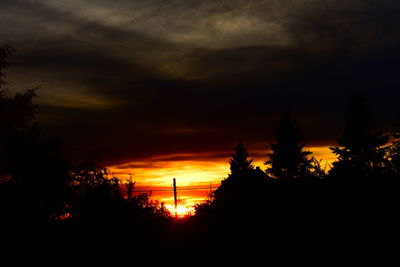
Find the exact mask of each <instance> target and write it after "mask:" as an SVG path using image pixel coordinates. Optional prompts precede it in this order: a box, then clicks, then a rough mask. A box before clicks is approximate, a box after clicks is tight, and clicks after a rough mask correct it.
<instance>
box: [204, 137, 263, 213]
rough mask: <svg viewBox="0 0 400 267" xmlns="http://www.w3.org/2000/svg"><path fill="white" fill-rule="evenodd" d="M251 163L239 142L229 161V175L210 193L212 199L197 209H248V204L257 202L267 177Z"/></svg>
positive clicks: (243, 146) (244, 148)
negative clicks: (208, 207) (210, 207)
mask: <svg viewBox="0 0 400 267" xmlns="http://www.w3.org/2000/svg"><path fill="white" fill-rule="evenodd" d="M252 162H253V160H252V159H249V153H248V152H247V150H246V147H245V145H244V144H243V143H242V142H239V143H238V144H237V146H236V147H235V153H234V154H233V155H232V157H231V159H230V160H229V163H230V166H231V173H230V174H229V176H228V177H227V178H226V179H224V180H223V181H222V182H221V186H220V187H219V188H218V189H217V190H215V191H214V192H213V193H212V199H210V201H208V202H207V204H205V205H203V206H199V207H198V208H199V209H203V210H204V209H207V206H210V205H211V206H213V207H219V208H224V209H228V210H229V209H230V210H232V209H241V208H244V207H247V208H249V202H257V200H256V199H259V198H260V197H262V195H263V190H264V189H265V186H266V184H267V182H268V178H269V177H268V175H267V174H266V173H265V172H263V171H262V170H261V169H260V168H254V165H253V164H252ZM254 208H255V207H254Z"/></svg>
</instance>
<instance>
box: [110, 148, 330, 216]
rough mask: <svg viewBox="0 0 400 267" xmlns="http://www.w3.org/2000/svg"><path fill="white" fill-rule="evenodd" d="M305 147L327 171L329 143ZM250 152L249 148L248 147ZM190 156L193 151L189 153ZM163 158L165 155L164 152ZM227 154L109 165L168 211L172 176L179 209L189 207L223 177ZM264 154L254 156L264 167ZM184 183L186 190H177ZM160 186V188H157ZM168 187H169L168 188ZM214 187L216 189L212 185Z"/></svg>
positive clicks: (266, 152) (183, 209)
mask: <svg viewBox="0 0 400 267" xmlns="http://www.w3.org/2000/svg"><path fill="white" fill-rule="evenodd" d="M306 150H309V151H311V152H313V154H312V156H313V157H314V158H316V159H317V160H321V167H322V168H323V169H325V170H326V171H327V170H329V169H330V166H331V164H332V162H334V161H335V160H336V157H335V155H334V154H332V152H331V150H330V149H329V146H319V147H317V146H315V147H306ZM250 152H251V151H250ZM257 154H258V155H263V154H264V155H267V154H268V151H258V153H257ZM191 157H192V158H193V155H191ZM165 158H168V157H167V156H166V157H165ZM228 160H229V158H218V159H214V158H210V159H209V160H207V159H204V157H202V159H201V160H176V161H172V160H165V159H150V160H148V161H145V160H143V161H139V162H134V163H132V162H128V163H125V164H121V165H115V166H110V167H108V168H109V169H110V170H111V172H112V173H114V175H115V176H117V177H118V178H120V179H122V180H125V179H127V178H129V177H130V175H133V180H134V181H136V185H135V186H136V188H140V187H146V188H148V190H149V191H153V194H152V198H153V199H156V200H159V201H160V202H164V203H165V205H166V206H167V207H168V209H169V210H170V211H171V213H175V211H174V205H173V204H174V198H173V189H172V179H173V178H175V179H176V181H177V187H178V198H179V199H180V200H183V203H184V204H183V205H181V206H180V208H179V209H180V211H178V213H179V212H181V213H185V212H186V211H187V210H188V209H189V210H190V208H191V207H193V205H195V204H196V203H199V202H201V201H203V200H204V199H206V197H207V193H208V192H209V189H208V188H209V186H210V183H211V184H212V185H213V186H214V187H215V186H219V184H220V182H221V181H222V180H223V179H225V178H226V177H227V176H228V174H229V172H230V169H229V162H228ZM265 161H266V156H265V157H259V158H254V165H255V166H257V167H260V169H261V170H265V169H266V166H265V165H264V162H265ZM193 186H195V187H201V188H203V190H192V191H191V190H186V189H187V188H188V187H193ZM182 187H185V190H181V191H180V190H179V189H180V188H181V189H182ZM160 188H162V189H163V191H158V190H157V189H160ZM169 189H170V190H169ZM213 190H215V189H213ZM171 207H172V208H171ZM185 209H186V210H185Z"/></svg>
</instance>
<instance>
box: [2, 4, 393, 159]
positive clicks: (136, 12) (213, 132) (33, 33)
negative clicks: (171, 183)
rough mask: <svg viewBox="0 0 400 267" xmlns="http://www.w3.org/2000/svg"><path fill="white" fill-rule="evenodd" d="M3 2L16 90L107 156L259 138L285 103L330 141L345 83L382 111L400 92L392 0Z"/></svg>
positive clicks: (317, 137) (57, 126)
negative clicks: (33, 95) (34, 94)
mask: <svg viewBox="0 0 400 267" xmlns="http://www.w3.org/2000/svg"><path fill="white" fill-rule="evenodd" d="M0 10H1V11H0V12H1V16H0V41H1V42H7V43H12V44H14V45H15V46H16V48H17V53H16V55H15V56H14V58H13V62H12V63H13V65H12V67H11V68H10V69H9V70H8V72H9V78H8V81H9V83H10V84H9V87H10V89H11V90H15V89H17V88H29V87H35V86H40V89H39V92H38V93H39V96H40V98H39V101H40V104H41V109H40V118H41V119H42V121H43V124H44V125H45V126H46V127H47V128H48V129H51V131H52V132H54V133H58V134H60V135H61V136H62V137H63V140H65V143H66V144H68V145H70V144H75V146H76V147H77V149H78V150H80V151H81V152H82V153H85V152H87V151H89V150H91V149H94V148H95V147H99V148H98V149H100V150H102V151H103V152H104V157H105V158H106V159H107V160H109V161H110V162H114V163H115V162H123V161H126V160H129V159H139V158H146V157H151V156H155V155H163V154H172V153H196V152H198V153H201V152H208V151H226V150H227V149H230V148H231V147H232V145H233V143H234V142H236V141H237V140H238V139H240V138H241V139H243V140H244V141H245V142H248V143H249V144H250V146H255V145H256V144H260V143H261V144H264V145H265V146H267V142H268V141H269V140H270V139H271V136H272V130H273V128H274V127H275V123H276V117H277V115H279V114H280V113H281V111H282V110H283V109H285V108H286V107H291V108H292V109H293V110H295V111H296V115H297V117H298V119H299V120H300V122H301V123H302V125H303V128H304V131H305V136H306V137H307V139H308V140H311V141H312V143H313V144H331V143H332V142H333V140H334V139H335V138H336V137H337V135H338V134H339V133H340V127H341V126H340V125H341V124H340V123H341V113H340V112H341V111H342V109H343V106H344V104H345V101H346V95H347V94H348V93H349V92H352V91H366V92H367V93H368V94H369V96H370V98H371V100H372V101H371V102H372V104H373V105H374V107H375V110H376V112H377V116H378V117H379V118H383V119H384V120H390V119H391V118H392V117H390V116H392V115H393V114H394V111H395V110H396V106H395V105H396V99H398V97H399V94H400V93H399V90H398V88H399V85H400V80H399V78H398V77H399V76H398V73H397V72H396V66H397V62H398V60H399V59H400V54H399V49H398V47H399V44H400V42H399V41H400V40H399V37H398V36H399V35H398V25H400V18H399V17H398V12H399V11H400V3H398V1H395V0H381V1H373V0H349V1H338V0H256V1H242V0H230V1H225V0H219V1H215V0H213V1H211V0H209V1H200V0H189V1H188V0H185V1H184V0H174V1H162V0H149V1H128V0H118V1H105V0H98V1H89V0H68V1H67V0H47V1H45V0H43V1H33V0H12V1H11V0H3V1H1V3H0ZM393 116H394V115H393ZM99 144H100V145H99ZM260 149H261V148H260Z"/></svg>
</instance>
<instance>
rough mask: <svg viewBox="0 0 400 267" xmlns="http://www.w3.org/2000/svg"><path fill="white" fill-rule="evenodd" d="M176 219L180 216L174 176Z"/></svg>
mask: <svg viewBox="0 0 400 267" xmlns="http://www.w3.org/2000/svg"><path fill="white" fill-rule="evenodd" d="M174 201H175V219H176V218H178V198H177V195H176V179H175V178H174Z"/></svg>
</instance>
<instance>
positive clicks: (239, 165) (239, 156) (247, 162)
mask: <svg viewBox="0 0 400 267" xmlns="http://www.w3.org/2000/svg"><path fill="white" fill-rule="evenodd" d="M248 157H249V153H248V152H247V150H246V147H245V145H244V144H243V143H242V142H241V141H240V142H239V143H238V144H237V145H236V148H235V153H234V154H233V155H232V157H231V159H230V160H229V164H230V169H231V173H232V174H233V175H235V174H240V173H243V172H246V171H249V170H253V169H254V166H253V160H252V159H248Z"/></svg>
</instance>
